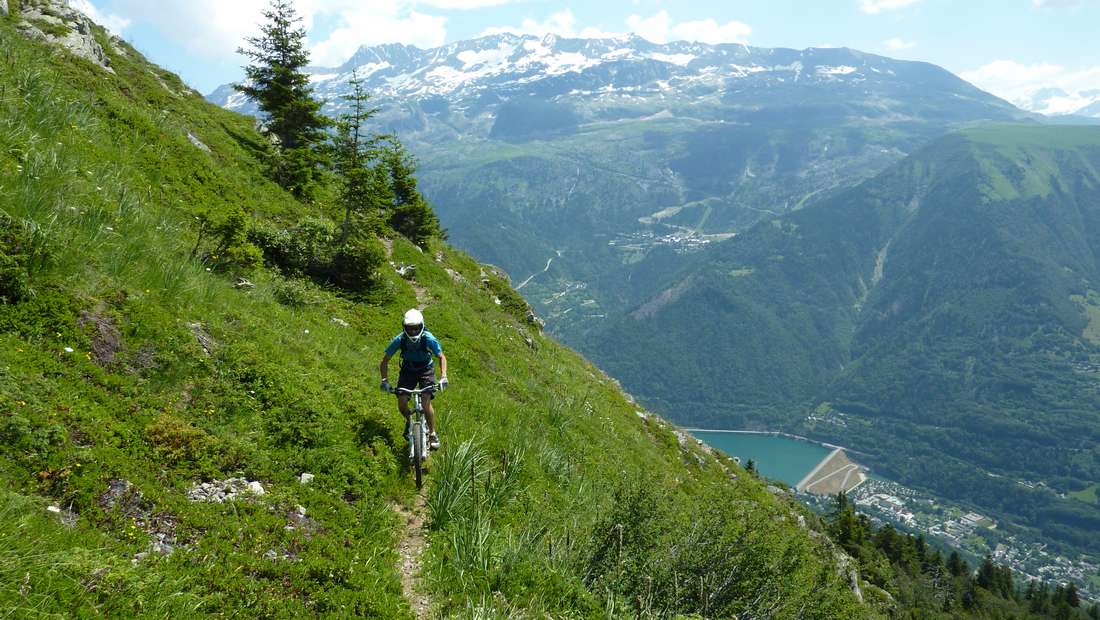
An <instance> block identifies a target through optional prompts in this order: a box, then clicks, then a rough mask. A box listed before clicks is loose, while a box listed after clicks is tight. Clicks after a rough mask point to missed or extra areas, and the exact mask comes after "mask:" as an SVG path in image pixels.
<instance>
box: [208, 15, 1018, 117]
mask: <svg viewBox="0 0 1100 620" xmlns="http://www.w3.org/2000/svg"><path fill="white" fill-rule="evenodd" d="M310 73H311V79H312V81H313V84H314V86H315V93H316V94H317V95H318V96H319V97H322V98H324V99H325V100H326V101H327V102H329V112H335V111H337V110H338V109H339V107H340V105H341V104H342V103H343V102H342V100H341V98H340V96H341V95H343V94H345V93H346V92H347V89H348V81H349V80H351V79H353V78H356V77H357V78H358V79H360V80H362V81H363V82H364V86H365V88H366V89H367V90H368V91H369V92H371V93H372V95H373V97H374V98H375V102H376V104H378V105H379V106H380V107H381V108H382V109H383V111H384V112H385V113H386V114H385V116H384V117H383V118H386V117H388V120H389V121H390V122H398V125H399V126H401V128H402V129H403V130H405V131H406V132H407V131H410V130H411V131H414V132H415V131H416V130H418V129H423V128H424V126H425V124H426V122H425V120H424V119H418V120H417V122H414V123H412V125H411V126H410V125H409V124H408V123H401V122H399V121H398V118H397V117H406V119H407V117H409V116H410V115H413V116H415V115H417V114H419V113H427V114H428V115H436V116H439V115H441V114H444V115H445V113H446V112H448V111H450V112H459V113H461V116H462V117H464V118H465V119H473V118H475V117H477V116H479V115H480V114H482V113H489V114H492V113H493V112H494V111H495V110H496V108H497V107H498V106H499V105H500V104H501V103H503V102H505V101H509V100H512V99H516V98H532V97H533V98H538V99H542V100H546V101H554V102H558V103H568V104H570V105H571V106H572V107H573V108H574V109H575V111H576V112H577V113H578V114H579V118H580V120H581V121H585V120H595V119H602V120H607V119H609V118H610V117H615V116H625V117H637V116H638V115H639V114H643V113H656V112H659V111H662V110H665V109H668V110H670V111H673V112H678V113H680V114H684V113H687V114H690V115H692V116H696V115H700V114H702V115H704V116H706V117H713V116H714V114H715V108H716V107H717V108H729V107H732V108H737V109H741V110H742V111H743V110H747V109H760V108H762V107H766V106H769V105H773V104H776V103H778V104H780V105H782V104H783V103H784V99H785V98H793V99H794V100H797V101H798V102H801V103H804V102H806V101H807V100H813V101H817V102H819V103H834V104H849V103H854V104H857V105H858V106H861V107H863V108H865V109H864V110H862V111H861V112H860V113H861V114H874V115H878V114H903V115H909V114H912V113H916V114H918V115H920V114H921V112H922V111H921V110H919V109H913V108H912V107H911V106H910V107H909V109H903V108H906V107H907V106H908V104H909V100H911V99H916V100H920V99H924V98H927V97H928V96H929V95H944V96H947V97H948V98H949V99H950V100H951V102H950V103H951V104H952V105H951V107H952V108H953V109H954V110H955V111H958V110H959V109H961V108H965V107H979V108H989V107H994V108H1001V109H1002V111H1003V112H1004V113H1005V114H1011V113H1012V112H1013V109H1012V107H1011V106H1010V105H1009V104H1007V103H1005V102H1002V101H1000V100H998V99H996V98H994V97H992V96H990V95H988V94H987V93H984V92H982V91H979V90H978V89H976V88H974V87H972V86H970V85H969V84H967V83H965V82H963V81H962V80H960V79H958V78H956V77H954V76H953V75H951V74H950V73H948V72H947V71H944V70H943V69H940V68H939V67H935V66H933V65H929V64H926V63H917V62H903V61H897V60H893V59H890V58H886V57H882V56H875V55H872V54H866V53H862V52H858V51H855V50H851V49H846V48H810V49H806V50H801V51H799V50H791V49H767V48H755V47H748V46H745V45H739V44H727V45H706V44H702V43H688V42H683V41H680V42H674V43H668V44H662V45H659V44H654V43H650V42H648V41H646V40H644V39H642V38H639V37H637V36H625V37H619V38H612V39H566V38H561V37H558V36H555V35H548V36H546V37H543V38H538V37H534V36H518V35H512V34H501V35H494V36H489V37H483V38H480V39H475V40H469V41H461V42H457V43H452V44H450V45H446V46H443V47H438V48H433V49H427V50H424V49H419V48H417V47H414V46H408V45H401V44H390V45H381V46H375V47H363V48H360V49H359V51H358V52H356V54H355V55H354V56H353V57H352V58H351V59H349V60H348V62H346V63H344V64H343V65H341V66H340V67H333V68H321V67H318V68H313V69H311V70H310ZM208 98H209V99H210V100H211V101H212V102H214V103H216V104H218V105H221V106H224V107H228V108H230V109H235V110H239V111H242V112H254V111H255V108H254V107H253V104H251V102H249V101H248V100H247V99H245V98H244V97H243V96H242V95H241V94H239V93H237V92H235V91H234V90H233V89H232V87H230V86H223V87H221V88H219V89H218V90H216V91H215V92H214V93H212V94H211V95H210V96H209V97H208ZM787 103H790V101H787ZM899 103H901V104H904V105H901V106H899V105H898V104H899ZM413 105H415V106H416V108H419V109H414V108H413V107H410V106H413ZM689 110H690V111H689ZM482 130H483V131H488V127H484V126H483V127H482Z"/></svg>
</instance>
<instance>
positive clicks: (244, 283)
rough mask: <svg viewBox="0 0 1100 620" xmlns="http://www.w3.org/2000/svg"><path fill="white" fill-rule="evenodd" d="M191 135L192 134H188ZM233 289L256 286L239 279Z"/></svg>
mask: <svg viewBox="0 0 1100 620" xmlns="http://www.w3.org/2000/svg"><path fill="white" fill-rule="evenodd" d="M188 135H190V134H188ZM233 288H238V289H253V288H256V285H255V284H253V283H252V282H250V281H249V280H247V279H245V278H237V283H236V284H234V285H233Z"/></svg>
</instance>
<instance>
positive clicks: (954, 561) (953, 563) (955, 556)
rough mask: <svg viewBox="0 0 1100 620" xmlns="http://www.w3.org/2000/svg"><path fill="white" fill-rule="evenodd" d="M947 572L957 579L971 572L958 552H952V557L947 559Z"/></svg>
mask: <svg viewBox="0 0 1100 620" xmlns="http://www.w3.org/2000/svg"><path fill="white" fill-rule="evenodd" d="M947 570H948V571H950V573H951V574H952V575H954V576H955V577H959V576H960V575H965V574H967V573H969V572H970V568H969V567H968V566H967V565H966V561H965V560H963V559H962V557H961V556H960V555H959V552H958V551H952V552H951V555H950V556H948V557H947Z"/></svg>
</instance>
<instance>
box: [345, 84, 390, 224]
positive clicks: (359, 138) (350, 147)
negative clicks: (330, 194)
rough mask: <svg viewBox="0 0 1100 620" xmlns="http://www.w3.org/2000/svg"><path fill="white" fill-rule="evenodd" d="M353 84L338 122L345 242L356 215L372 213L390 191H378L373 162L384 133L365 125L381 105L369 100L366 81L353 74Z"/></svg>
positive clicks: (376, 156)
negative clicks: (369, 131) (367, 130)
mask: <svg viewBox="0 0 1100 620" xmlns="http://www.w3.org/2000/svg"><path fill="white" fill-rule="evenodd" d="M349 84H350V85H351V87H352V91H351V94H349V95H346V96H345V97H344V99H345V100H346V101H347V102H348V104H349V109H348V111H347V112H346V113H344V114H342V115H341V116H340V119H339V120H338V121H337V123H336V129H337V132H336V138H335V145H334V146H335V148H334V154H335V157H334V163H335V165H336V173H337V174H338V175H339V177H340V180H341V188H340V197H341V200H342V202H343V203H344V222H343V225H342V226H341V230H340V243H341V244H342V243H345V242H347V240H348V239H349V238H350V236H351V234H352V219H353V216H354V215H364V214H368V213H371V211H372V210H371V209H370V207H372V206H375V207H378V206H384V205H379V204H378V203H379V202H380V200H385V199H388V197H389V194H388V192H379V191H377V189H378V188H377V187H376V185H377V181H376V177H377V174H376V171H375V170H374V169H373V168H372V167H371V163H372V162H374V161H375V160H376V159H377V158H378V141H379V140H380V139H381V138H380V136H377V135H370V136H365V135H363V131H364V125H365V124H366V122H367V120H368V119H370V117H372V116H374V115H375V113H377V112H378V108H373V107H370V106H369V105H368V104H367V101H368V100H369V98H370V95H368V94H367V93H366V91H364V90H363V82H362V80H360V79H358V76H357V75H356V76H353V77H352V79H351V80H350V82H349Z"/></svg>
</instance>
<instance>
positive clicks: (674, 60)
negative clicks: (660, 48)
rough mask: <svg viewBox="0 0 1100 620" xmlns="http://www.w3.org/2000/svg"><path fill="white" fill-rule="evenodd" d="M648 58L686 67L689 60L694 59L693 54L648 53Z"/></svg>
mask: <svg viewBox="0 0 1100 620" xmlns="http://www.w3.org/2000/svg"><path fill="white" fill-rule="evenodd" d="M649 57H650V58H652V59H653V60H659V61H661V62H667V63H671V64H674V65H679V66H681V67H686V66H688V64H690V63H691V61H693V60H695V58H696V57H695V56H693V55H691V54H650V55H649Z"/></svg>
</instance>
